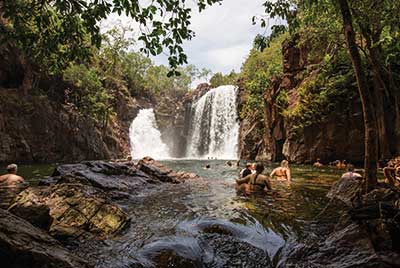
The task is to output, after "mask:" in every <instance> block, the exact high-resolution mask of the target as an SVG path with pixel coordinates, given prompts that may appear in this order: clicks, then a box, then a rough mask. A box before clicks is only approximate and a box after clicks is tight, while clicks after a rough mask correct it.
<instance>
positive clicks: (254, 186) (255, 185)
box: [236, 164, 272, 194]
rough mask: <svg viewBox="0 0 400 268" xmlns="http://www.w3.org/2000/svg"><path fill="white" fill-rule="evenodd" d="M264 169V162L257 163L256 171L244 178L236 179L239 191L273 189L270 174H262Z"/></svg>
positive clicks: (249, 191) (248, 191) (251, 191)
mask: <svg viewBox="0 0 400 268" xmlns="http://www.w3.org/2000/svg"><path fill="white" fill-rule="evenodd" d="M263 171H264V166H263V165H262V164H256V173H254V174H249V175H247V176H246V177H244V178H242V179H236V184H237V187H236V189H237V190H238V191H239V192H245V193H247V194H251V193H255V192H261V191H264V190H272V187H271V182H270V180H269V178H268V176H265V175H262V172H263Z"/></svg>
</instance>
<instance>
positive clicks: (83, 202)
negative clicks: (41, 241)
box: [9, 183, 129, 238]
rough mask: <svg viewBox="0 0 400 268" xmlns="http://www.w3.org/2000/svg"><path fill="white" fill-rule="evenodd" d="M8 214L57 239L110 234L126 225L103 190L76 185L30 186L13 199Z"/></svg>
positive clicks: (117, 207)
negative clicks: (43, 230)
mask: <svg viewBox="0 0 400 268" xmlns="http://www.w3.org/2000/svg"><path fill="white" fill-rule="evenodd" d="M9 211H10V212H12V213H14V214H15V215H18V216H20V217H21V218H24V219H26V220H28V221H29V222H31V223H32V224H33V225H35V226H37V227H40V228H43V229H45V230H48V231H49V232H50V234H51V235H53V236H55V237H58V238H64V237H65V238H69V237H75V238H76V237H79V236H82V235H89V234H90V235H93V234H96V235H99V236H107V235H112V234H115V233H117V232H118V231H120V230H121V229H122V228H123V227H124V226H125V225H126V224H127V223H128V222H129V218H128V215H127V214H126V213H125V212H124V211H123V210H122V209H121V208H120V207H119V206H118V205H116V204H113V203H111V202H110V201H109V200H108V199H107V197H106V194H105V193H104V192H103V191H101V190H100V189H98V188H95V187H92V186H88V185H82V184H78V183H75V184H74V183H61V184H55V185H51V186H48V187H30V188H28V189H26V190H25V191H23V192H21V193H20V194H19V195H18V196H17V198H16V199H15V202H14V203H13V204H12V205H11V206H10V208H9Z"/></svg>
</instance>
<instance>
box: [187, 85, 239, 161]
mask: <svg viewBox="0 0 400 268" xmlns="http://www.w3.org/2000/svg"><path fill="white" fill-rule="evenodd" d="M190 121H191V122H190V131H189V140H188V147H187V153H186V155H187V156H188V157H195V158H207V157H212V158H218V159H236V158H237V157H238V140H239V138H238V137H239V122H238V116H237V88H236V87H235V86H220V87H217V88H213V89H211V90H210V91H209V92H207V93H206V94H205V95H204V96H202V97H201V98H200V99H199V100H198V101H197V102H196V103H194V104H193V106H192V115H191V120H190Z"/></svg>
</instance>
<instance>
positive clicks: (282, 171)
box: [269, 160, 292, 182]
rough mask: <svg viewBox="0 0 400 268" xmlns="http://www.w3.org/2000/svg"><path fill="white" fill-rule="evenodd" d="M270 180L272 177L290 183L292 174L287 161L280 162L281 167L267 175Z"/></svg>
mask: <svg viewBox="0 0 400 268" xmlns="http://www.w3.org/2000/svg"><path fill="white" fill-rule="evenodd" d="M269 176H270V177H271V178H273V177H274V176H276V177H277V179H278V180H280V181H288V182H291V181H292V174H291V172H290V168H289V162H288V161H287V160H283V161H282V162H281V166H280V167H277V168H275V169H274V170H272V172H271V174H270V175H269Z"/></svg>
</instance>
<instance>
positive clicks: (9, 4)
mask: <svg viewBox="0 0 400 268" xmlns="http://www.w3.org/2000/svg"><path fill="white" fill-rule="evenodd" d="M217 2H220V0H198V1H197V6H198V8H199V10H200V11H201V10H203V9H204V8H206V6H207V5H212V4H214V3H217ZM0 12H1V14H2V16H3V17H4V18H5V19H6V24H5V25H4V24H3V23H2V24H1V30H2V32H3V33H4V36H5V41H12V42H15V43H16V44H17V45H18V46H19V47H20V48H21V50H22V51H23V52H24V53H25V54H26V56H27V57H28V58H29V59H30V60H31V62H34V63H36V64H37V65H38V66H40V67H41V68H42V69H41V71H47V70H50V71H51V72H61V71H62V69H63V67H64V66H67V65H68V64H69V62H71V61H74V60H79V59H83V58H87V57H89V55H90V44H93V45H95V46H96V47H97V48H99V47H100V44H101V34H100V27H99V25H98V23H99V21H101V20H103V19H105V18H107V16H108V15H109V14H111V13H118V14H119V15H121V14H122V13H124V14H125V15H126V16H128V17H130V18H131V19H132V20H134V21H135V22H136V23H138V24H139V25H140V27H139V28H140V29H141V34H140V37H139V40H141V41H142V43H143V45H144V46H143V48H142V49H141V51H142V52H144V53H145V54H147V55H149V54H152V55H158V54H160V53H161V52H162V51H163V50H165V49H166V50H167V52H168V54H169V58H168V60H169V64H170V66H171V67H172V68H173V70H172V72H171V73H170V74H177V72H176V70H175V69H176V68H177V66H178V65H182V64H184V63H186V62H187V57H186V55H185V53H184V51H183V48H182V43H183V41H184V40H189V39H191V38H192V37H193V36H194V32H193V31H192V30H191V29H190V28H189V26H190V18H191V12H192V9H191V8H189V7H187V6H186V3H185V1H184V0H158V1H148V2H143V1H139V0H133V1H125V0H114V1H97V0H96V1H95V0H90V1H84V0H57V1H42V0H5V1H2V5H1V10H0ZM2 41H4V40H2Z"/></svg>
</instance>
